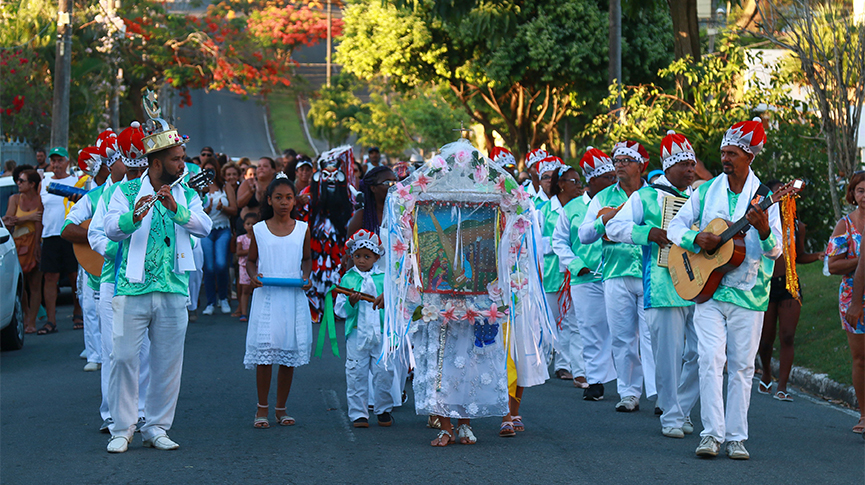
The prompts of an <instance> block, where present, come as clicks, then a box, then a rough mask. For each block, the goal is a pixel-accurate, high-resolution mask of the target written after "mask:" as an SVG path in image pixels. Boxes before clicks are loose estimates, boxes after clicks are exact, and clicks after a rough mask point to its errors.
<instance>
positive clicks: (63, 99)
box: [51, 0, 72, 150]
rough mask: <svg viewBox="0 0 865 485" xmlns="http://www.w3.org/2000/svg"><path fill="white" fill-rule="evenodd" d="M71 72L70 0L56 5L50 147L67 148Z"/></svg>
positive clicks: (60, 1)
mask: <svg viewBox="0 0 865 485" xmlns="http://www.w3.org/2000/svg"><path fill="white" fill-rule="evenodd" d="M71 71H72V0H59V1H58V4H57V58H56V59H55V61H54V72H53V73H52V74H53V77H54V103H53V105H52V113H51V146H52V147H58V146H60V147H64V148H66V149H67V150H68V149H69V147H68V146H67V145H68V144H69V83H70V79H69V78H70V73H71Z"/></svg>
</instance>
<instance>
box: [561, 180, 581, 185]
mask: <svg viewBox="0 0 865 485" xmlns="http://www.w3.org/2000/svg"><path fill="white" fill-rule="evenodd" d="M560 180H561V181H562V182H571V183H573V184H576V185H580V181H579V180H577V179H560Z"/></svg>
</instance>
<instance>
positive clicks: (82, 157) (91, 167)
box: [78, 147, 104, 177]
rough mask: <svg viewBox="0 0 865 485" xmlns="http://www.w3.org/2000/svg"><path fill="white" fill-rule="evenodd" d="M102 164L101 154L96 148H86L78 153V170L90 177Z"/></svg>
mask: <svg viewBox="0 0 865 485" xmlns="http://www.w3.org/2000/svg"><path fill="white" fill-rule="evenodd" d="M103 162H104V159H103V157H102V154H101V153H99V149H98V148H96V147H86V148H84V149H82V150H79V151H78V168H80V169H81V170H82V171H84V173H86V174H87V175H90V176H91V177H93V176H95V175H96V173H97V172H99V169H100V168H101V167H102V163H103Z"/></svg>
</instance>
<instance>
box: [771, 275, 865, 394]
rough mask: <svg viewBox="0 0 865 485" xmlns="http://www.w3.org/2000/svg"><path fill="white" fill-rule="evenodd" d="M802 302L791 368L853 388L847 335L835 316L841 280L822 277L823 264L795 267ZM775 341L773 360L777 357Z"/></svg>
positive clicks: (776, 343) (839, 320)
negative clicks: (803, 368) (793, 366)
mask: <svg viewBox="0 0 865 485" xmlns="http://www.w3.org/2000/svg"><path fill="white" fill-rule="evenodd" d="M797 271H798V272H799V281H800V284H801V286H802V294H803V295H804V299H803V302H802V314H801V317H800V318H799V326H798V327H797V328H796V356H795V358H794V361H793V365H797V366H800V367H806V368H808V369H811V370H813V371H816V372H820V373H826V374H829V377H830V378H831V379H833V380H835V381H838V382H841V383H844V384H848V385H850V384H852V383H853V382H852V378H851V376H850V365H851V364H850V349H849V347H848V346H847V334H846V332H845V331H844V329H843V328H842V327H841V319H840V318H841V317H840V316H839V314H838V285H839V283H840V281H841V277H840V276H828V277H827V276H823V264H822V263H821V262H815V263H812V264H808V265H797ZM778 345H779V344H778V341H777V340H776V341H775V358H777V357H778V352H777V351H778Z"/></svg>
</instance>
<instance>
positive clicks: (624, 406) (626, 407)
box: [616, 396, 640, 413]
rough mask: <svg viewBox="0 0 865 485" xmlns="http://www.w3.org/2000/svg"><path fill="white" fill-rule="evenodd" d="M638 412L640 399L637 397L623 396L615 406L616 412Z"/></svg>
mask: <svg viewBox="0 0 865 485" xmlns="http://www.w3.org/2000/svg"><path fill="white" fill-rule="evenodd" d="M639 410H640V399H639V398H638V397H637V396H625V397H623V398H622V400H621V401H619V404H616V411H619V412H621V413H632V412H634V411H639Z"/></svg>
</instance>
